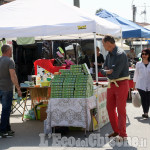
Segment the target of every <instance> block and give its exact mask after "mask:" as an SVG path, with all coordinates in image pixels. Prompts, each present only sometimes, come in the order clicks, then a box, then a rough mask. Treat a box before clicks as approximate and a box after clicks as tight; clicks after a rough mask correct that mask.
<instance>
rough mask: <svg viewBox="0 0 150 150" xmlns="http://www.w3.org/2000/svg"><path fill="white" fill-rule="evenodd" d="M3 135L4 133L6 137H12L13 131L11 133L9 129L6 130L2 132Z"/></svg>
mask: <svg viewBox="0 0 150 150" xmlns="http://www.w3.org/2000/svg"><path fill="white" fill-rule="evenodd" d="M4 135H5V136H6V137H13V136H14V133H12V132H11V131H7V132H5V133H4Z"/></svg>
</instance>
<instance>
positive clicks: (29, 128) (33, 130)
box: [0, 101, 150, 150]
mask: <svg viewBox="0 0 150 150" xmlns="http://www.w3.org/2000/svg"><path fill="white" fill-rule="evenodd" d="M0 112H1V105H0ZM141 115H142V108H134V107H133V105H132V103H131V102H130V101H128V103H127V133H128V136H129V138H130V139H131V143H130V144H129V145H130V146H129V145H128V147H127V146H126V147H124V146H121V147H120V146H119V145H118V146H114V145H113V141H111V142H106V141H105V143H104V144H103V146H102V147H101V148H94V150H96V149H99V150H101V149H102V150H111V149H114V150H149V149H150V136H149V135H150V119H147V120H144V119H142V117H141ZM149 115H150V114H149ZM11 123H12V129H13V130H15V132H16V133H15V136H14V137H12V138H3V139H0V150H3V149H9V150H20V149H21V150H24V149H28V150H30V149H32V150H34V149H35V150H38V149H40V150H43V149H49V150H52V149H53V150H57V149H59V150H71V149H73V150H74V149H77V150H83V149H86V150H90V149H93V148H92V147H90V146H88V147H84V148H82V147H74V148H71V147H54V146H52V140H51V139H49V138H47V137H46V139H47V140H48V147H39V144H40V137H39V134H40V133H43V122H41V121H32V120H29V121H26V122H22V121H21V115H19V114H17V113H16V114H14V115H11ZM111 132H112V130H111V126H110V124H107V125H105V126H104V127H103V128H102V129H101V131H100V137H105V135H106V134H107V133H108V134H109V133H111ZM95 133H98V132H95ZM89 135H91V132H90V133H87V136H86V137H84V131H69V132H67V133H66V134H64V135H62V136H66V137H67V138H69V137H71V136H73V137H74V138H75V139H76V140H77V139H78V138H81V140H85V139H86V138H88V137H89ZM110 144H112V145H113V146H114V147H112V146H110ZM143 146H145V147H143Z"/></svg>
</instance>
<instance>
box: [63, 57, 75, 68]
mask: <svg viewBox="0 0 150 150" xmlns="http://www.w3.org/2000/svg"><path fill="white" fill-rule="evenodd" d="M65 63H66V69H70V66H71V65H74V63H73V62H72V61H71V60H70V57H69V55H66V60H65Z"/></svg>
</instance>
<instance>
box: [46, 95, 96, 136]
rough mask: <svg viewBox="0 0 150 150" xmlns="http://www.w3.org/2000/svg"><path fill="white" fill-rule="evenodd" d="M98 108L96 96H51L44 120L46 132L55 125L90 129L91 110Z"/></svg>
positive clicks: (49, 131)
mask: <svg viewBox="0 0 150 150" xmlns="http://www.w3.org/2000/svg"><path fill="white" fill-rule="evenodd" d="M93 108H96V97H95V96H92V97H89V98H51V99H50V101H49V103H48V108H47V119H46V120H45V121H44V133H46V134H48V133H51V128H52V127H55V126H72V127H82V128H86V129H87V130H89V126H90V123H91V115H90V110H91V109H93Z"/></svg>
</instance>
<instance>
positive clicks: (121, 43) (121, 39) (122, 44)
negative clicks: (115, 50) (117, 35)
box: [121, 29, 123, 49]
mask: <svg viewBox="0 0 150 150" xmlns="http://www.w3.org/2000/svg"><path fill="white" fill-rule="evenodd" d="M121 48H122V49H123V39H122V29H121Z"/></svg>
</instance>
